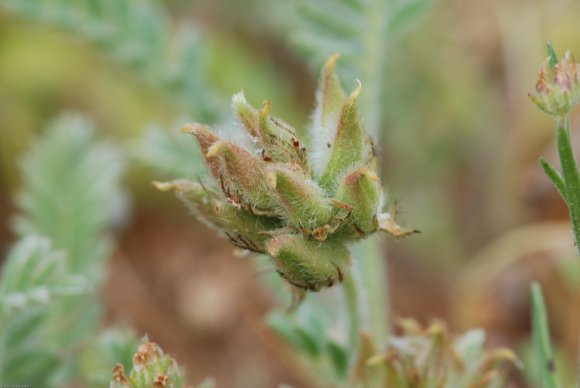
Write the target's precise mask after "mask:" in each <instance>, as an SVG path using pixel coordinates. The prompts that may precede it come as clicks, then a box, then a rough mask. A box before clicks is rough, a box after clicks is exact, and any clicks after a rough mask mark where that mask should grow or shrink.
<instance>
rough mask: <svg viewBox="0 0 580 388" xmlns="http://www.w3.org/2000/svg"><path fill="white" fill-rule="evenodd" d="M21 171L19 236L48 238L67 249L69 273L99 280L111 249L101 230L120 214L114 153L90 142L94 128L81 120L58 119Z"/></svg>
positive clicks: (117, 164)
mask: <svg viewBox="0 0 580 388" xmlns="http://www.w3.org/2000/svg"><path fill="white" fill-rule="evenodd" d="M22 172H23V184H24V185H23V189H22V191H21V192H20V193H19V195H18V196H17V198H16V202H17V206H18V208H19V209H20V212H21V214H20V216H18V217H17V218H16V220H15V228H16V231H17V232H18V234H19V235H21V236H25V235H30V234H37V235H44V236H47V237H49V238H50V239H51V240H52V241H53V242H54V244H55V246H56V247H57V248H60V249H65V250H66V251H67V253H68V254H67V269H68V270H69V271H71V272H72V273H79V274H86V275H87V277H88V278H90V279H93V280H97V279H99V278H100V272H101V271H100V267H101V263H102V260H103V259H104V258H105V257H106V256H107V255H108V253H109V251H110V248H111V245H110V241H109V240H108V239H107V238H106V237H105V234H104V232H105V230H106V228H107V227H108V226H109V224H110V223H111V222H112V221H113V220H114V218H115V217H118V214H122V207H121V208H120V207H119V206H121V204H120V200H121V192H120V190H119V179H120V175H121V172H122V161H121V159H120V155H119V154H118V152H117V151H116V150H114V149H113V148H112V147H110V146H109V145H107V144H103V143H99V142H95V139H94V129H93V128H92V127H91V125H90V124H89V123H88V122H87V121H86V120H84V119H83V118H82V117H80V116H72V115H68V116H62V117H61V118H59V119H58V120H56V121H55V122H53V123H51V124H50V125H49V127H48V128H47V132H46V134H45V136H44V137H43V138H42V139H41V141H40V142H38V144H37V145H36V146H35V148H34V149H33V150H32V152H30V153H29V154H28V155H26V156H25V157H24V160H23V163H22Z"/></svg>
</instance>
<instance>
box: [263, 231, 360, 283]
mask: <svg viewBox="0 0 580 388" xmlns="http://www.w3.org/2000/svg"><path fill="white" fill-rule="evenodd" d="M266 248H267V250H268V253H269V254H270V256H272V258H273V259H274V264H275V266H276V270H277V271H278V273H279V274H280V275H281V276H282V277H283V278H284V279H286V281H288V282H289V283H290V284H293V285H295V286H296V287H299V288H304V289H307V290H310V291H318V290H320V289H321V288H323V287H331V286H332V285H334V284H335V283H339V282H342V280H343V277H344V275H345V274H346V271H348V268H349V267H350V253H349V251H348V249H347V248H346V246H345V245H344V244H343V243H341V242H339V241H324V242H320V241H315V240H311V239H309V238H307V237H305V236H303V235H301V234H283V235H279V236H276V237H274V238H272V239H271V240H270V241H268V243H267V244H266Z"/></svg>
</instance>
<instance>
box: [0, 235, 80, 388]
mask: <svg viewBox="0 0 580 388" xmlns="http://www.w3.org/2000/svg"><path fill="white" fill-rule="evenodd" d="M64 259H65V257H64V254H63V252H56V251H55V250H54V249H53V248H52V247H51V243H50V241H49V240H48V239H46V238H42V237H37V236H29V237H26V238H24V239H22V240H21V241H20V242H19V243H18V244H16V245H15V246H14V248H13V249H12V251H11V252H10V253H9V255H8V257H7V258H6V263H5V264H4V267H3V269H2V275H1V277H0V381H2V382H3V383H18V382H23V381H24V380H20V379H21V378H23V377H24V376H26V378H27V379H26V381H42V379H43V375H44V373H45V371H46V368H47V367H49V366H51V365H55V364H56V363H57V362H58V360H57V358H56V354H54V353H52V352H49V351H46V349H38V348H37V346H36V344H37V343H38V341H41V338H42V334H43V330H41V326H42V324H41V322H42V320H43V317H44V316H46V314H47V312H48V310H49V308H50V307H51V304H53V303H54V302H58V301H59V299H61V298H64V297H71V296H78V295H83V294H86V293H88V292H89V291H90V290H91V287H90V285H89V283H88V281H87V279H86V278H84V277H83V276H79V275H75V274H71V273H69V272H67V270H66V268H65V265H64V264H65V260H64Z"/></svg>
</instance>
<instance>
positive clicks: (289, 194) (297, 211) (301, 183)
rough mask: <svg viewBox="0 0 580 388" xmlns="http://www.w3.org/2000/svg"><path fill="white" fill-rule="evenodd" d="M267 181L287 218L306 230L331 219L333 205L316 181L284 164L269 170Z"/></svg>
mask: <svg viewBox="0 0 580 388" xmlns="http://www.w3.org/2000/svg"><path fill="white" fill-rule="evenodd" d="M268 182H269V183H270V186H271V187H272V188H273V189H274V190H275V191H276V193H277V194H278V198H279V204H280V206H281V207H282V210H283V213H284V216H285V217H286V218H287V219H288V221H289V222H290V223H291V224H293V225H296V226H298V227H299V228H301V229H303V230H304V231H305V232H306V233H308V231H312V230H314V229H316V228H318V227H321V226H324V225H326V224H327V223H328V222H330V220H331V218H332V215H333V214H332V213H333V207H332V206H331V203H330V200H329V199H328V198H327V197H326V195H325V193H324V191H323V190H322V189H321V188H320V187H319V186H318V185H317V184H316V182H314V181H312V180H310V179H308V178H307V177H305V176H303V174H301V173H299V172H294V171H291V170H288V169H284V168H283V167H277V168H273V169H271V170H269V171H268Z"/></svg>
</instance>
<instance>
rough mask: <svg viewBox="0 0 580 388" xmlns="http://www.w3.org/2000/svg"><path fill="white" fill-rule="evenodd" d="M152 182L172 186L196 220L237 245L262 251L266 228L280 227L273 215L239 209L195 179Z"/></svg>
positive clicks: (163, 189)
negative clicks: (221, 233) (259, 214)
mask: <svg viewBox="0 0 580 388" xmlns="http://www.w3.org/2000/svg"><path fill="white" fill-rule="evenodd" d="M154 184H155V186H156V187H157V188H158V189H159V190H162V191H169V190H173V191H174V192H175V194H176V195H177V197H178V198H179V199H180V200H181V201H182V202H183V203H184V204H185V205H186V206H187V207H188V208H189V209H190V210H191V211H192V212H193V213H194V214H195V215H196V216H197V218H198V219H199V220H200V221H203V222H205V223H206V224H208V225H210V226H212V227H214V228H215V229H217V230H219V231H222V232H224V234H225V235H226V236H227V237H228V239H229V240H230V242H232V243H233V244H234V245H235V246H237V247H238V248H242V249H247V250H249V251H252V252H257V253H266V248H265V243H266V241H267V240H268V239H269V238H270V237H269V233H268V232H269V231H271V230H273V229H277V228H279V227H281V224H280V221H279V220H278V219H277V218H272V217H260V216H258V215H256V214H253V213H251V212H250V211H248V210H245V209H240V208H238V207H237V206H235V205H233V204H231V203H229V202H227V201H225V200H223V199H220V198H219V197H218V196H217V195H216V194H215V193H212V192H211V191H209V190H208V189H207V188H205V187H204V186H203V185H201V184H199V183H197V182H191V181H187V180H184V179H181V180H175V181H172V182H154Z"/></svg>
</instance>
